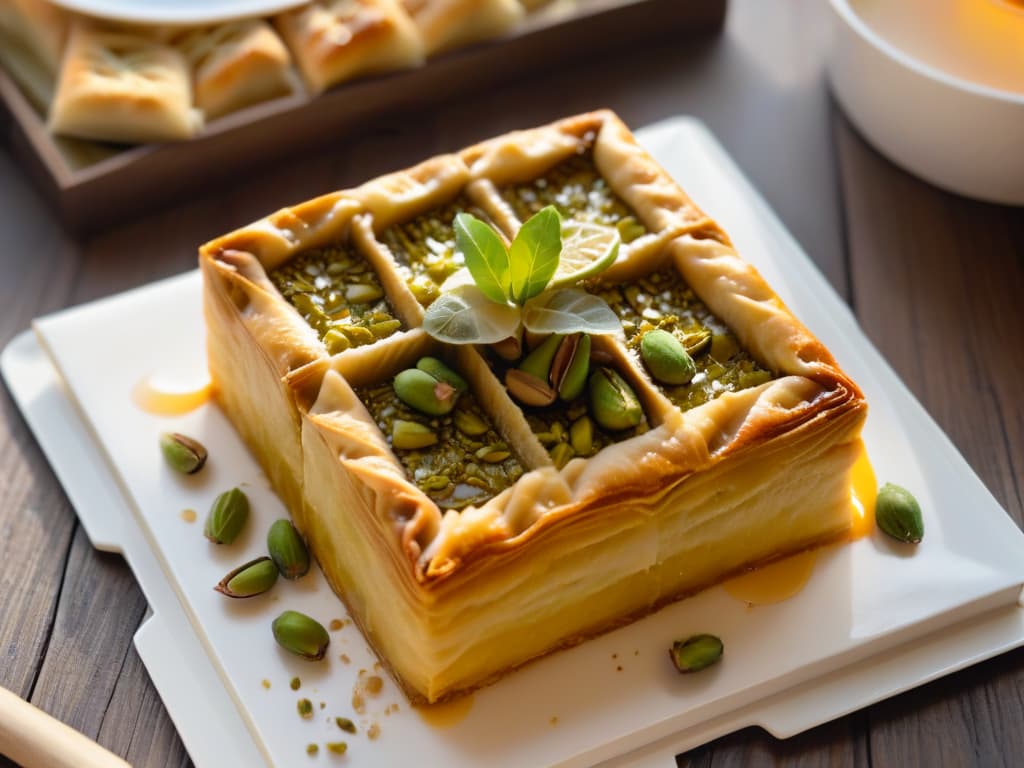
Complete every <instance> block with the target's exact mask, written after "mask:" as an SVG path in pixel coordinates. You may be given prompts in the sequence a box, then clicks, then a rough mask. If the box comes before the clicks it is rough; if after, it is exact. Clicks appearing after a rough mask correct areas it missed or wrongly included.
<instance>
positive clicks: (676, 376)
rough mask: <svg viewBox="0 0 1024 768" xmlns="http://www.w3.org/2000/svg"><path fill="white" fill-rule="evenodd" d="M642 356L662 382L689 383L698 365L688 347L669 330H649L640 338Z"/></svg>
mask: <svg viewBox="0 0 1024 768" xmlns="http://www.w3.org/2000/svg"><path fill="white" fill-rule="evenodd" d="M640 356H641V357H642V358H643V361H644V365H646V366H647V370H648V371H650V373H651V376H653V377H654V379H655V380H656V381H659V382H661V383H662V384H669V385H672V386H678V385H680V384H688V383H689V382H690V380H691V379H692V378H693V377H694V374H696V373H697V366H696V365H695V364H694V362H693V358H692V357H690V355H689V354H688V353H687V351H686V348H685V347H684V346H683V345H682V342H680V341H679V339H677V338H676V337H675V336H673V335H672V334H671V333H669V332H668V331H663V330H661V329H655V330H653V331H648V332H647V333H645V334H644V335H643V338H642V339H640Z"/></svg>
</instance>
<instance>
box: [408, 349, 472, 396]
mask: <svg viewBox="0 0 1024 768" xmlns="http://www.w3.org/2000/svg"><path fill="white" fill-rule="evenodd" d="M416 367H417V368H418V369H419V370H421V371H423V372H425V373H429V374H430V375H431V376H433V377H434V378H435V379H437V380H438V381H443V382H445V383H446V384H450V385H451V386H453V387H455V391H456V392H458V393H459V394H460V395H461V394H464V393H465V392H468V391H469V384H467V383H466V380H465V379H464V378H462V377H461V376H459V374H457V373H456V372H455V371H453V370H452V369H451V368H449V367H448V366H447V365H445V364H444V363H442V362H441V361H440V360H438V359H437V358H436V357H421V358H420V360H419V362H418V363H416Z"/></svg>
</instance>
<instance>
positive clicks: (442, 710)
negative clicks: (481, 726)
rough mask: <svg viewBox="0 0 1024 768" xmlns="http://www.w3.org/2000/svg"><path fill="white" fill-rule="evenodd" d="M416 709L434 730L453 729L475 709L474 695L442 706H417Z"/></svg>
mask: <svg viewBox="0 0 1024 768" xmlns="http://www.w3.org/2000/svg"><path fill="white" fill-rule="evenodd" d="M414 709H415V710H416V714H418V715H419V716H420V719H421V720H423V722H425V723H426V724H427V725H429V726H431V727H432V728H451V727H452V726H455V725H458V724H459V723H461V722H462V721H463V720H465V719H466V716H467V715H469V711H470V710H471V709H473V695H472V694H469V695H467V696H460V697H459V698H457V699H455V700H454V701H446V702H444V703H442V704H417V705H416V706H415V707H414Z"/></svg>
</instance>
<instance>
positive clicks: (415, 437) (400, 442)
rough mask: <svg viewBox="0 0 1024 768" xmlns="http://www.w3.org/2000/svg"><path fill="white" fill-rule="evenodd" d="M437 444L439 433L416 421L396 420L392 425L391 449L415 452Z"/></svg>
mask: <svg viewBox="0 0 1024 768" xmlns="http://www.w3.org/2000/svg"><path fill="white" fill-rule="evenodd" d="M436 444H437V433H436V432H434V431H433V430H432V429H430V427H425V426H423V425H422V424H417V423H416V422H415V421H406V420H405V419H395V420H394V422H393V423H392V424H391V447H392V448H397V449H399V450H415V449H416V448H426V447H428V446H431V445H436Z"/></svg>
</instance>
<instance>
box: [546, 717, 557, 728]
mask: <svg viewBox="0 0 1024 768" xmlns="http://www.w3.org/2000/svg"><path fill="white" fill-rule="evenodd" d="M548 725H550V726H551V727H552V728H553V727H554V726H556V725H558V715H552V716H551V719H550V720H548Z"/></svg>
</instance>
